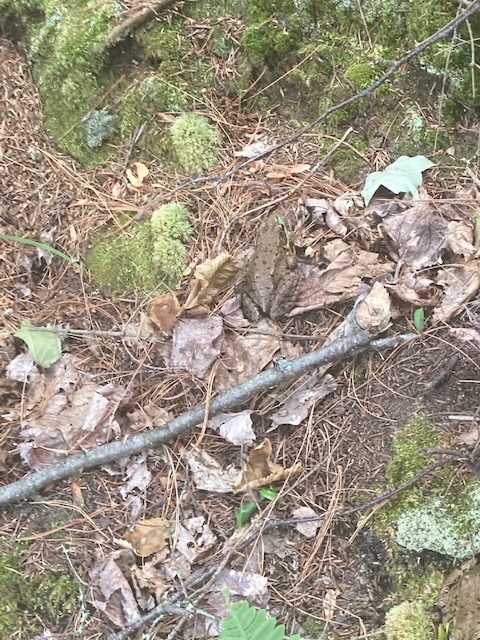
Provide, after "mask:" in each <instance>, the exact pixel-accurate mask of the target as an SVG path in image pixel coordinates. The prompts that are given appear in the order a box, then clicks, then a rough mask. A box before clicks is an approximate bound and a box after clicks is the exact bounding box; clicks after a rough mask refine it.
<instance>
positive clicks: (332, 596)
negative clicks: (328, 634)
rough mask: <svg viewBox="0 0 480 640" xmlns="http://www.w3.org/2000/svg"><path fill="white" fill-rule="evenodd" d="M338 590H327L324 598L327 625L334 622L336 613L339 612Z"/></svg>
mask: <svg viewBox="0 0 480 640" xmlns="http://www.w3.org/2000/svg"><path fill="white" fill-rule="evenodd" d="M337 595H338V591H337V589H327V590H326V591H325V595H324V596H323V617H324V619H325V621H326V622H327V624H328V623H329V622H330V621H331V620H333V617H334V615H335V611H336V610H337V606H336V605H337Z"/></svg>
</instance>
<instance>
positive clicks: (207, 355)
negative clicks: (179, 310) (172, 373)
mask: <svg viewBox="0 0 480 640" xmlns="http://www.w3.org/2000/svg"><path fill="white" fill-rule="evenodd" d="M223 338H224V333H223V320H222V318H220V316H210V317H209V318H188V319H187V318H184V319H181V320H179V321H178V322H177V324H176V325H175V327H174V329H173V342H172V366H173V367H174V368H175V369H183V370H185V371H188V372H189V373H191V374H192V375H195V376H198V377H199V378H204V377H205V376H206V375H207V372H208V370H209V369H210V367H211V366H212V364H213V363H214V362H215V360H216V359H217V358H218V357H219V355H220V347H221V344H222V342H223Z"/></svg>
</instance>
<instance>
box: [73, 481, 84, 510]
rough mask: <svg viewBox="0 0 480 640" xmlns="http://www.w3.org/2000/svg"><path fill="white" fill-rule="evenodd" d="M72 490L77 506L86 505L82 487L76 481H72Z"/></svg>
mask: <svg viewBox="0 0 480 640" xmlns="http://www.w3.org/2000/svg"><path fill="white" fill-rule="evenodd" d="M70 491H71V492H72V501H73V504H74V505H75V506H77V507H84V506H85V499H84V497H83V493H82V488H81V487H80V485H79V484H77V483H76V482H72V484H71V485H70Z"/></svg>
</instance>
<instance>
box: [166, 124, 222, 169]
mask: <svg viewBox="0 0 480 640" xmlns="http://www.w3.org/2000/svg"><path fill="white" fill-rule="evenodd" d="M170 141H171V144H172V153H173V155H174V157H175V158H176V160H177V162H178V164H179V166H180V167H181V168H182V169H183V170H184V171H185V172H186V173H189V174H198V173H201V172H202V171H206V170H208V169H210V168H211V167H212V166H213V165H214V164H215V163H216V162H217V158H218V149H219V146H220V133H219V131H218V129H217V128H216V127H215V126H214V125H212V124H210V123H209V121H208V120H207V119H206V118H204V117H203V116H201V115H199V114H197V113H185V114H183V115H182V116H180V117H179V118H177V119H176V120H175V122H174V123H173V125H172V127H171V129H170Z"/></svg>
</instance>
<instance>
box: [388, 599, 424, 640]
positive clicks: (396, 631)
mask: <svg viewBox="0 0 480 640" xmlns="http://www.w3.org/2000/svg"><path fill="white" fill-rule="evenodd" d="M385 634H386V636H387V640H434V635H433V628H432V623H431V619H430V616H429V614H428V611H427V610H426V609H425V607H424V606H423V605H422V604H420V603H418V602H402V603H401V604H399V605H396V606H395V607H392V608H391V609H390V611H388V612H387V615H386V617H385Z"/></svg>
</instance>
